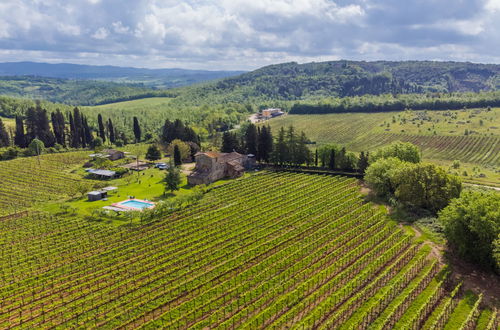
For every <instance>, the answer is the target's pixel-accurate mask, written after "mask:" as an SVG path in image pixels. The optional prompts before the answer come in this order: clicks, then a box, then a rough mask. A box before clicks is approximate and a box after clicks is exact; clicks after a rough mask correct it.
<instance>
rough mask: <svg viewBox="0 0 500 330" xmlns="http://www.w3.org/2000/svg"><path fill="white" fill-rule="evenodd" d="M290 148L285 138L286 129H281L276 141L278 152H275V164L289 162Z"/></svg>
mask: <svg viewBox="0 0 500 330" xmlns="http://www.w3.org/2000/svg"><path fill="white" fill-rule="evenodd" d="M287 153H288V146H287V141H286V137H285V129H284V128H283V127H281V129H280V131H279V133H278V140H277V141H276V150H275V151H274V162H275V163H278V164H284V163H285V162H286V161H287V160H288V155H287Z"/></svg>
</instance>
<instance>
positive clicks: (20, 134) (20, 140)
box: [14, 116, 27, 148]
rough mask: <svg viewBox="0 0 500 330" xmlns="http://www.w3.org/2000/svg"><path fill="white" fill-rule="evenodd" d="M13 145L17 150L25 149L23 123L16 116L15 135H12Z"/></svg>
mask: <svg viewBox="0 0 500 330" xmlns="http://www.w3.org/2000/svg"><path fill="white" fill-rule="evenodd" d="M14 144H15V145H16V146H18V147H19V148H26V147H27V144H26V135H25V134H24V122H23V119H22V118H21V117H20V116H16V133H15V135H14Z"/></svg>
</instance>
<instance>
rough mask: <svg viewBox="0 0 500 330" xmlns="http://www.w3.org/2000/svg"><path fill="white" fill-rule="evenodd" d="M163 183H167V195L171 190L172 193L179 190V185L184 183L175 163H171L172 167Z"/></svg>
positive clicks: (169, 168)
mask: <svg viewBox="0 0 500 330" xmlns="http://www.w3.org/2000/svg"><path fill="white" fill-rule="evenodd" d="M163 181H164V183H165V194H166V193H167V191H168V190H170V192H174V191H175V190H179V185H180V184H181V181H182V180H181V171H180V169H179V168H178V167H177V166H175V164H174V163H173V162H170V166H169V167H168V169H167V173H165V179H164V180H163Z"/></svg>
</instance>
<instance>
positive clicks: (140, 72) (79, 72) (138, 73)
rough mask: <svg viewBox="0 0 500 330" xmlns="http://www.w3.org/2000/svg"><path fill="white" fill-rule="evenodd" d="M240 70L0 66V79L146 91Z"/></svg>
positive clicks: (33, 64) (186, 83) (20, 64)
mask: <svg viewBox="0 0 500 330" xmlns="http://www.w3.org/2000/svg"><path fill="white" fill-rule="evenodd" d="M241 73H243V71H207V70H186V69H144V68H130V67H118V66H110V65H107V66H96V65H79V64H69V63H60V64H49V63H36V62H6V63H0V76H35V77H45V78H61V79H75V80H99V81H111V82H117V83H132V84H142V85H144V86H145V87H149V88H160V89H165V88H173V87H181V86H187V85H192V84H195V83H199V82H203V81H208V80H214V79H220V78H225V77H229V76H235V75H238V74H241Z"/></svg>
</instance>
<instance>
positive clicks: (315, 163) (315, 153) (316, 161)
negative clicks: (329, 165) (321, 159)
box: [314, 149, 318, 167]
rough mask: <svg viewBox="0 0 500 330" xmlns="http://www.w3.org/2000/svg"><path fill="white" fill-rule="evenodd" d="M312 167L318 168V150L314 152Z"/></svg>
mask: <svg viewBox="0 0 500 330" xmlns="http://www.w3.org/2000/svg"><path fill="white" fill-rule="evenodd" d="M314 166H316V167H318V149H316V151H315V152H314Z"/></svg>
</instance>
